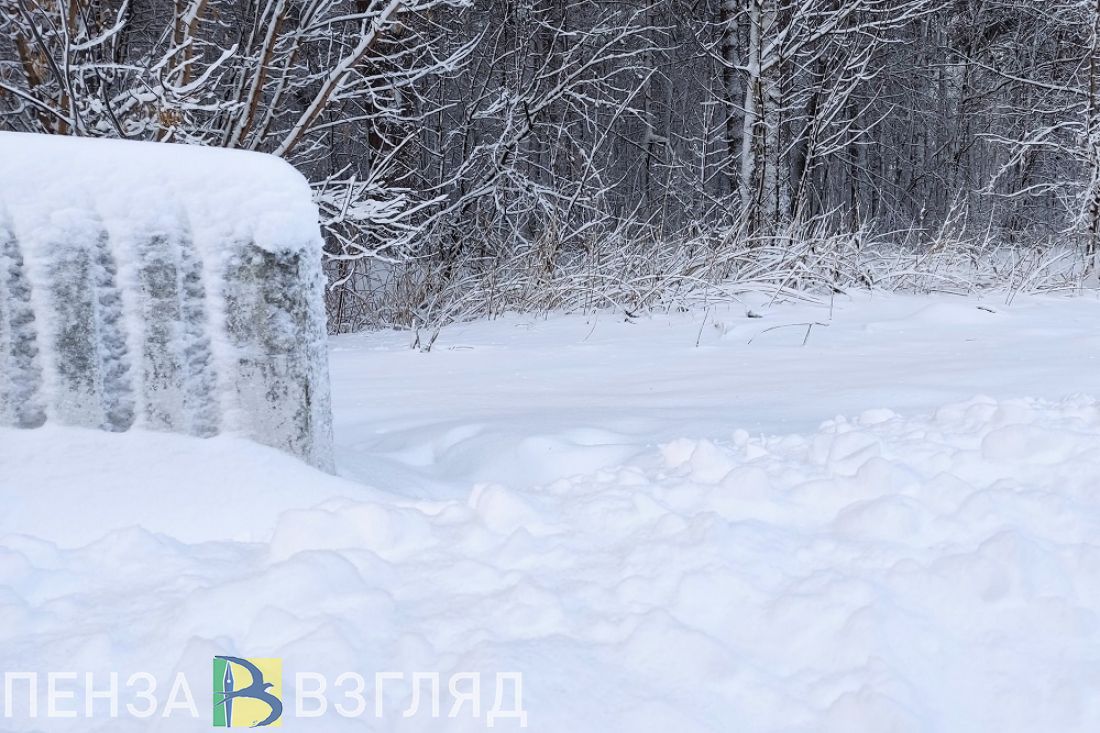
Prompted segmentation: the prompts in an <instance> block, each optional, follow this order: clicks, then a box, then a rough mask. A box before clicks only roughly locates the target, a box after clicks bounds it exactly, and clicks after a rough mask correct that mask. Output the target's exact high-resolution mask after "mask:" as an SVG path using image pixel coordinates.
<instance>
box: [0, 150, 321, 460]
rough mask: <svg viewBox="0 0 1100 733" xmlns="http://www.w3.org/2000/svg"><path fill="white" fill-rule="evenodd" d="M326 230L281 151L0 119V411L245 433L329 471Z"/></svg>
mask: <svg viewBox="0 0 1100 733" xmlns="http://www.w3.org/2000/svg"><path fill="white" fill-rule="evenodd" d="M321 245H322V241H321V236H320V231H319V227H318V224H317V211H316V209H315V207H314V205H313V203H312V200H311V195H310V190H309V185H308V184H307V183H306V181H305V179H304V178H302V176H301V175H299V174H298V173H297V172H296V171H295V170H294V169H293V168H291V167H290V166H289V165H287V164H286V163H285V162H283V161H281V160H279V159H277V158H274V157H271V156H267V155H261V154H256V153H245V152H239V151H226V150H212V149H205V148H196V147H193V146H179V145H162V144H153V143H136V142H125V141H112V140H86V139H74V138H66V137H50V136H45V135H27V134H18V133H0V424H8V425H15V426H19V427H37V426H39V425H41V424H42V423H43V422H45V421H46V420H51V421H57V422H61V423H65V424H71V425H81V426H87V427H96V428H103V429H106V430H111V431H122V430H127V429H129V428H131V427H133V426H138V427H147V428H154V429H161V430H169V431H177V432H184V433H188V434H192V435H198V436H209V435H214V434H216V433H220V432H231V433H241V434H245V435H248V436H250V437H252V438H255V439H257V440H259V441H260V442H262V443H266V444H268V445H272V446H275V447H279V448H282V449H284V450H287V451H290V452H291V453H294V454H297V455H300V456H302V457H304V458H306V459H307V460H308V461H310V462H311V463H313V464H314V465H316V466H319V467H322V468H326V469H331V467H332V461H333V457H332V428H331V414H330V412H331V408H330V405H329V402H330V400H329V386H328V367H327V352H326V344H325V323H324V310H323V301H322V293H323V278H322V273H321V267H320V257H321Z"/></svg>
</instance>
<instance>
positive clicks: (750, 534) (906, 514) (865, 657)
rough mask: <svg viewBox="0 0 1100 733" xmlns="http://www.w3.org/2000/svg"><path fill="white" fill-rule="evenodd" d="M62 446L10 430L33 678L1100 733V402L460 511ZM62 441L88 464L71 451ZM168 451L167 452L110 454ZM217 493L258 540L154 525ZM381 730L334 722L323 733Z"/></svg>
mask: <svg viewBox="0 0 1100 733" xmlns="http://www.w3.org/2000/svg"><path fill="white" fill-rule="evenodd" d="M56 430H57V432H56V433H54V434H49V433H45V432H41V431H35V432H27V431H11V430H8V431H0V441H2V442H3V445H4V446H5V450H4V451H3V452H2V453H0V485H2V486H3V489H4V492H5V496H9V497H11V496H15V497H18V500H19V502H21V504H17V509H16V514H14V515H12V514H8V513H5V514H3V515H0V535H4V533H11V534H7V535H6V536H2V537H0V586H2V587H0V618H2V619H3V620H4V623H3V624H2V625H0V659H4V660H5V663H6V664H7V665H8V666H9V667H10V668H12V669H19V670H30V671H33V670H42V671H45V670H51V669H72V668H78V669H86V668H91V669H142V670H149V671H152V672H154V673H156V672H158V671H162V672H163V673H165V674H166V673H167V672H168V671H174V670H184V671H186V672H187V673H188V674H189V675H194V676H195V678H196V679H202V678H203V675H208V673H209V672H208V670H209V664H210V656H211V655H212V654H214V653H217V654H225V653H241V654H252V655H257V656H259V655H263V656H267V655H271V656H279V657H282V658H283V660H284V665H285V667H286V670H287V671H286V677H285V678H287V679H291V680H292V679H293V673H294V671H295V670H306V671H320V672H323V673H326V674H337V673H339V672H342V671H348V670H351V671H355V672H359V673H361V674H364V675H366V676H368V678H369V676H370V675H372V674H373V673H374V672H375V671H378V670H398V671H404V672H405V673H406V679H410V676H411V673H412V672H414V671H419V670H423V671H438V672H440V673H441V674H442V675H443V676H444V677H443V678H444V679H447V677H448V676H449V675H450V674H453V673H455V672H458V671H466V670H473V671H483V673H484V674H485V675H489V674H491V673H492V672H494V671H502V670H515V671H521V672H522V673H523V675H524V703H525V707H526V708H527V710H528V711H529V720H530V728H531V729H532V730H545V731H564V730H570V731H591V732H593V733H595V732H597V731H599V732H603V731H611V730H629V731H634V732H637V733H645V732H646V731H655V732H656V731H660V732H662V733H664V731H669V730H676V731H685V732H686V731H714V732H717V731H722V732H725V731H730V730H737V731H768V732H771V731H807V732H808V731H845V732H850V731H886V730H891V731H914V732H915V731H978V730H996V731H1006V732H1012V731H1020V732H1021V733H1022V732H1024V731H1027V732H1031V731H1038V730H1044V731H1054V730H1057V731H1061V732H1068V731H1092V730H1096V729H1097V726H1100V698H1098V697H1097V696H1096V695H1095V690H1096V689H1097V687H1098V685H1100V666H1098V665H1097V664H1096V660H1097V658H1098V657H1100V616H1098V612H1097V609H1098V608H1100V547H1098V546H1097V544H1096V538H1097V537H1098V536H1100V494H1098V493H1097V490H1096V487H1097V485H1098V484H1097V478H1096V477H1097V476H1098V475H1100V404H1098V403H1097V402H1096V401H1095V400H1093V399H1091V398H1076V399H1067V400H1063V401H1059V402H1044V401H1038V400H1008V401H998V400H993V399H988V398H979V399H974V400H969V401H967V402H963V403H955V404H951V405H947V406H944V407H942V408H940V409H939V410H937V411H935V412H934V413H932V414H928V415H924V416H915V417H904V416H900V415H897V414H895V413H893V412H891V411H889V410H881V409H879V410H871V411H868V412H865V413H864V414H862V415H859V416H857V417H854V418H844V417H839V418H836V419H834V420H830V421H829V422H827V423H825V424H823V425H822V426H821V427H820V429H818V430H817V431H816V432H813V433H809V434H789V435H774V436H760V437H752V436H750V435H749V434H748V433H746V432H745V431H741V430H739V431H737V432H734V433H732V434H731V435H730V436H729V438H728V439H724V440H723V439H710V440H696V439H692V438H679V439H676V440H674V441H669V442H667V443H665V444H662V445H657V446H651V447H650V448H649V449H647V450H644V451H642V452H641V453H640V454H639V455H637V456H635V457H633V458H631V459H629V460H628V461H626V462H625V463H623V464H621V465H618V466H614V467H610V468H601V469H599V470H595V471H591V472H588V473H583V474H580V475H576V476H572V477H570V478H563V479H560V480H557V481H554V482H552V483H550V484H548V485H544V486H537V487H524V488H517V487H513V486H507V485H499V484H484V483H481V484H477V485H471V486H470V487H469V490H468V492H467V495H466V496H463V497H459V498H454V499H435V500H414V499H409V498H407V497H404V496H399V495H397V494H387V493H383V492H379V491H373V490H367V489H361V490H360V491H358V492H356V491H355V490H354V488H353V485H352V484H348V483H345V482H342V481H340V480H338V479H335V478H332V477H327V476H324V475H322V474H320V473H316V472H312V471H309V470H308V469H306V468H305V467H301V469H300V471H299V472H297V473H295V474H293V475H292V476H290V477H288V478H287V479H286V482H284V483H280V484H278V485H277V486H275V487H274V489H273V487H272V486H271V483H270V482H271V481H272V479H273V475H274V474H277V473H279V472H280V471H282V470H283V468H284V466H276V467H274V468H272V469H269V470H264V469H263V468H262V461H264V460H267V459H268V456H267V454H266V453H263V451H262V449H259V448H256V449H255V450H253V451H251V452H249V451H237V450H230V449H229V446H228V445H222V444H220V443H219V442H218V441H203V442H199V441H194V440H192V439H188V438H183V437H178V436H153V435H152V434H148V433H145V434H142V433H133V434H129V435H123V436H115V435H109V434H99V433H91V432H87V431H75V430H73V429H69V428H64V429H63V428H57V429H56ZM219 440H220V439H219ZM123 441H131V443H129V444H124V442H123ZM146 441H160V442H158V443H157V444H155V445H154V444H153V443H151V442H150V443H148V444H147V445H146V444H145V443H146ZM165 441H168V442H165ZM58 445H62V446H69V447H70V449H69V453H70V454H72V455H73V456H74V460H75V461H76V463H75V466H76V468H74V469H73V470H74V475H72V476H67V475H66V476H62V475H61V474H59V473H58V472H59V470H60V469H58V468H57V466H56V465H54V463H55V461H54V460H53V459H54V457H55V455H56V452H57V449H58V448H57V446H58ZM112 445H114V446H117V448H116V449H114V450H112V449H111V446H112ZM199 445H202V446H203V450H202V452H201V453H200V452H198V447H197V446H199ZM560 445H561V446H564V445H565V442H564V441H563V442H562V443H561V444H560ZM8 446H12V448H9V447H8ZM143 447H144V448H147V449H148V451H149V452H153V451H154V450H155V451H156V453H157V455H159V456H162V460H160V461H159V462H153V461H151V460H145V459H136V460H135V459H130V460H129V461H128V462H127V463H115V461H116V460H117V459H114V458H111V457H110V456H111V455H127V456H134V455H136V454H139V453H140V452H141V449H142V448H143ZM560 450H562V451H564V450H566V449H565V448H564V447H562V448H560ZM576 450H577V451H578V452H579V454H581V455H582V456H583V452H584V446H578V447H577V448H576ZM567 459H568V456H563V460H567ZM135 463H136V466H137V467H136V468H135ZM200 463H201V464H202V465H203V467H204V468H203V472H202V473H201V474H200V475H198V476H194V474H193V471H194V466H196V465H198V464H200ZM76 472H79V473H80V474H82V475H83V476H84V477H85V479H84V480H83V481H79V480H78V479H77V476H76V475H75V474H76ZM135 472H136V473H137V474H138V475H140V477H141V478H140V479H139V478H136V477H135V476H134V475H133V474H134V473H135ZM223 472H224V478H219V477H220V476H222V475H223ZM193 478H195V479H197V480H198V481H200V482H201V483H202V486H201V488H200V490H199V491H198V493H197V495H196V498H197V500H198V501H200V502H207V501H211V502H213V503H214V504H215V505H216V507H217V511H220V512H222V516H220V517H218V518H217V519H216V522H217V523H233V522H239V523H241V524H242V526H247V527H248V530H247V532H246V533H245V534H246V535H247V537H248V538H249V539H250V540H251V541H250V542H239V541H228V537H229V536H230V534H231V533H226V529H225V527H224V526H222V525H221V524H215V525H212V526H210V527H209V528H208V529H209V531H208V532H207V533H205V535H204V534H203V533H202V532H196V531H194V530H193V529H191V528H192V527H193V522H191V521H178V520H177V519H176V518H174V517H173V516H172V512H174V511H175V510H176V506H175V505H171V504H169V505H166V506H165V507H163V509H161V510H160V511H158V510H157V509H156V507H155V506H153V505H151V504H150V505H148V506H144V507H142V508H141V511H140V515H141V516H142V517H143V519H142V524H143V525H144V526H143V528H125V523H126V522H127V521H129V520H130V519H132V518H133V517H135V516H138V514H139V513H138V512H137V511H135V510H134V508H133V507H130V506H128V503H129V501H130V498H129V497H131V495H132V491H133V489H134V487H136V486H137V485H138V484H139V483H140V481H147V482H149V483H150V485H156V486H158V490H162V491H163V492H164V493H166V494H169V495H176V494H181V495H184V494H187V492H190V491H195V486H194V482H193V480H192V479H193ZM287 482H289V483H299V482H300V483H301V484H302V485H303V487H304V486H306V485H309V486H311V487H312V488H311V490H310V491H309V492H305V493H303V494H301V495H296V494H295V493H294V492H293V491H289V490H285V489H286V487H287ZM114 486H121V487H129V488H126V489H124V490H122V491H120V492H118V493H117V494H116V493H115V492H112V491H108V490H107V489H108V488H110V487H114ZM25 487H48V491H43V492H41V493H35V492H31V491H23V490H21V489H22V488H25ZM219 496H225V497H226V498H227V501H225V502H224V503H221V504H219V503H218V501H217V497H219ZM326 496H328V498H326ZM251 507H262V508H263V511H262V513H261V514H255V513H254V512H253V510H252V509H251ZM58 512H62V513H65V512H67V513H72V514H77V513H79V514H80V515H81V518H82V520H83V521H84V522H85V529H86V531H85V532H84V534H83V536H82V539H83V540H88V541H89V543H88V544H84V545H83V546H79V547H63V546H60V545H59V542H58V540H57V538H58V537H64V536H68V532H69V530H68V529H65V528H64V527H63V525H60V524H57V522H59V521H60V520H59V519H58V518H57V517H56V516H53V515H56V514H57V513H58ZM100 521H102V522H103V524H102V533H101V534H102V536H100V537H94V536H95V535H96V534H97V533H96V532H95V531H94V529H95V527H96V526H97V524H96V523H97V522H100ZM185 530H186V531H185ZM219 536H221V539H222V541H208V542H198V540H201V539H208V540H216V539H218V538H219ZM93 538H94V539H93ZM119 557H125V558H126V561H125V562H124V563H120V562H117V558H119ZM391 692H392V694H389V695H388V696H387V697H386V698H385V699H384V701H383V703H384V708H385V711H386V713H385V716H386V719H385V721H383V726H382V727H383V728H384V729H399V730H405V729H408V730H421V731H423V730H440V731H442V730H446V731H455V730H483V729H484V725H485V723H484V721H483V720H462V719H458V720H454V719H447V718H445V717H444V718H441V719H432V718H431V717H426V716H421V717H416V718H412V719H403V718H402V711H404V710H406V709H408V707H409V703H410V699H411V695H412V690H411V688H408V687H406V688H402V687H401V686H400V684H394V685H393V687H392V688H391ZM286 694H287V697H288V698H289V699H293V692H292V690H288V691H287V693H286ZM78 699H80V698H79V696H78ZM207 702H208V699H207ZM203 703H204V701H203V700H202V699H200V700H199V704H200V705H202V704H203ZM395 721H400V722H395ZM353 723H356V721H348V720H343V719H341V718H339V717H337V716H335V714H333V716H332V717H326V718H322V719H317V720H312V721H310V723H309V724H308V728H309V729H310V730H315V731H329V730H345V729H355V727H354V725H353ZM50 724H51V730H59V731H60V730H80V731H92V730H108V729H109V730H111V731H129V730H135V731H137V730H146V729H147V728H146V727H145V726H144V725H143V723H142V721H134V720H126V719H120V720H109V721H103V722H101V723H100V724H99V727H98V728H97V727H96V725H95V721H85V720H75V721H61V720H53V721H50ZM357 724H358V725H362V721H358V723H357ZM35 725H36V723H35V721H20V720H19V719H14V720H6V721H5V726H7V727H9V728H10V729H11V730H17V731H23V730H33V729H35ZM66 725H68V726H69V727H66ZM158 725H159V727H158V728H157V729H158V730H176V729H177V728H178V729H180V730H191V729H193V727H194V722H193V721H191V720H189V719H184V720H164V721H160V722H159V724H158Z"/></svg>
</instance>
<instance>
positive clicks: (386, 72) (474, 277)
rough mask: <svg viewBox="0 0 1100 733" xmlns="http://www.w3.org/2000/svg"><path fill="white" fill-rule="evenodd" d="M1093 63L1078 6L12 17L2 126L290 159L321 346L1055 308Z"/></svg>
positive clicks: (107, 6)
mask: <svg viewBox="0 0 1100 733" xmlns="http://www.w3.org/2000/svg"><path fill="white" fill-rule="evenodd" d="M1098 44H1100V2H1093V0H627V1H623V0H410V1H408V2H401V1H400V0H232V1H230V0H57V1H54V0H0V128H2V129H6V130H14V131H25V132H39V133H51V134H62V135H78V136H102V137H117V138H127V139H138V140H153V141H162V142H169V143H184V144H191V145H205V146H220V147H227V148H241V149H247V150H255V151H262V152H267V153H271V154H273V155H276V156H280V157H282V158H285V159H286V160H288V161H289V162H290V163H292V164H293V165H294V166H295V167H296V168H297V169H298V170H299V171H301V172H302V173H303V174H304V175H305V176H306V177H307V178H308V179H309V181H310V183H311V185H312V188H313V191H314V197H315V201H316V203H317V205H318V207H319V210H320V213H321V221H322V228H323V231H324V235H325V239H326V262H325V268H326V272H327V274H328V279H329V290H328V293H327V298H328V306H329V326H330V329H331V330H332V331H334V332H344V331H351V330H357V329H361V328H365V327H380V326H402V327H414V328H420V327H424V326H429V327H431V326H433V324H435V325H436V327H437V324H441V323H445V322H448V321H451V320H455V319H460V318H466V317H471V316H484V315H494V314H497V313H500V312H503V311H505V310H528V311H540V310H551V309H562V310H580V309H589V308H601V307H613V308H619V309H622V310H625V311H626V312H627V313H628V314H629V313H632V312H636V311H638V310H641V309H646V308H652V307H671V306H672V305H675V304H679V303H681V302H686V301H687V300H690V299H698V298H711V297H720V296H721V295H723V294H728V293H729V292H732V291H735V290H738V289H742V288H752V287H757V288H770V289H771V290H773V291H777V292H795V291H799V290H807V289H811V290H812V289H826V290H829V289H831V290H837V289H843V288H846V287H849V286H859V287H863V286H882V287H890V288H917V289H939V288H945V287H947V288H950V287H963V288H965V287H972V286H974V285H976V284H977V285H980V284H982V283H986V282H990V283H992V282H996V283H999V284H1006V283H1009V281H1012V282H1016V283H1017V284H1018V285H1019V286H1020V287H1023V286H1024V285H1023V284H1024V283H1030V284H1031V285H1034V284H1035V282H1037V281H1042V282H1047V283H1048V284H1049V285H1050V286H1051V287H1057V286H1058V285H1059V284H1061V285H1064V284H1065V283H1066V282H1068V281H1069V279H1071V278H1073V277H1076V278H1078V279H1080V278H1083V277H1085V276H1087V275H1088V273H1089V272H1090V271H1091V269H1092V266H1091V262H1092V259H1093V257H1094V254H1095V252H1096V250H1097V242H1098V240H1100V130H1098V125H1100V100H1098V99H1097V95H1098V93H1100V89H1098V84H1100V68H1098V62H1100V47H1098ZM165 175H171V171H166V172H165ZM1059 263H1060V264H1059ZM1067 263H1068V264H1067ZM1067 268H1069V269H1068V270H1067ZM1067 273H1069V274H1067ZM1013 279H1015V280H1013ZM1009 284H1010V283H1009Z"/></svg>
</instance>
